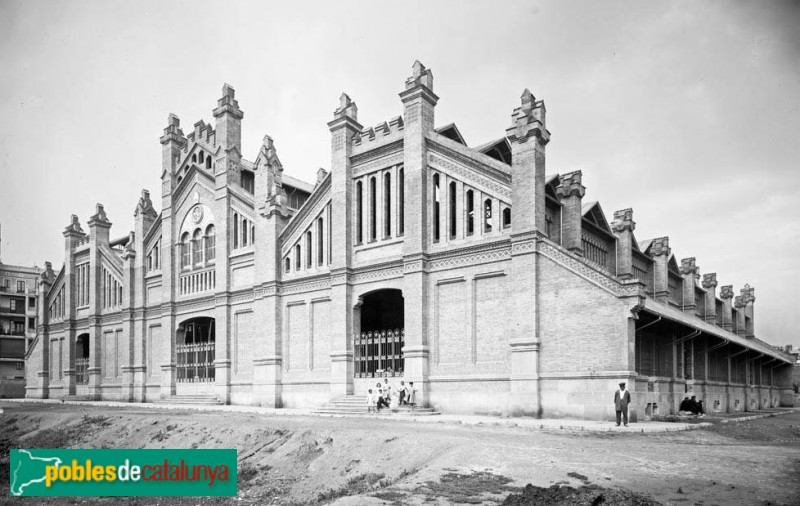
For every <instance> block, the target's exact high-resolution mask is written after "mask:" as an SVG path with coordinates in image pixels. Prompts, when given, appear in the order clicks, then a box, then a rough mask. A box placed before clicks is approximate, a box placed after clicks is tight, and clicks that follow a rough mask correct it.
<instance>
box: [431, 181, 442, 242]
mask: <svg viewBox="0 0 800 506" xmlns="http://www.w3.org/2000/svg"><path fill="white" fill-rule="evenodd" d="M439 197H440V195H439V174H434V175H433V242H439V233H440V230H439V218H440V212H441V210H440V208H439Z"/></svg>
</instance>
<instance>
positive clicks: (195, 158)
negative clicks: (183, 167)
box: [192, 153, 197, 163]
mask: <svg viewBox="0 0 800 506" xmlns="http://www.w3.org/2000/svg"><path fill="white" fill-rule="evenodd" d="M192 163H197V153H195V154H193V155H192Z"/></svg>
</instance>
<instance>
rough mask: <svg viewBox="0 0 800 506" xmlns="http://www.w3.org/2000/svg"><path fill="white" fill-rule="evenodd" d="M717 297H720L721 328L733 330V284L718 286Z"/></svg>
mask: <svg viewBox="0 0 800 506" xmlns="http://www.w3.org/2000/svg"><path fill="white" fill-rule="evenodd" d="M719 298H720V299H722V328H724V329H725V330H728V331H731V330H733V306H732V299H733V285H725V286H723V287H722V288H720V291H719Z"/></svg>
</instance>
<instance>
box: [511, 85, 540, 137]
mask: <svg viewBox="0 0 800 506" xmlns="http://www.w3.org/2000/svg"><path fill="white" fill-rule="evenodd" d="M546 113H547V111H546V109H545V107H544V100H539V101H538V102H537V101H536V97H534V96H533V93H531V90H529V89H528V88H525V90H524V91H523V92H522V95H521V96H520V106H519V107H517V108H515V109H514V112H512V113H511V126H510V127H508V128H507V129H506V136H507V137H508V139H509V141H510V142H512V143H514V142H525V141H526V140H527V139H528V137H535V138H536V139H538V141H539V143H540V144H541V145H546V144H547V143H548V142H550V132H549V131H548V130H547V128H546V122H545V117H546Z"/></svg>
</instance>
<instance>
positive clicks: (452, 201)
mask: <svg viewBox="0 0 800 506" xmlns="http://www.w3.org/2000/svg"><path fill="white" fill-rule="evenodd" d="M447 192H448V195H447V200H448V202H449V207H450V209H449V211H448V212H449V213H450V220H449V221H450V239H455V238H456V223H458V219H457V216H456V182H455V181H451V182H450V184H449V185H448V190H447Z"/></svg>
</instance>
